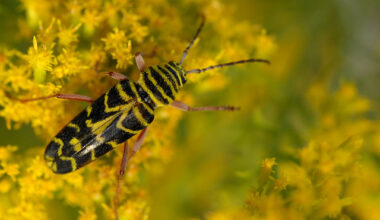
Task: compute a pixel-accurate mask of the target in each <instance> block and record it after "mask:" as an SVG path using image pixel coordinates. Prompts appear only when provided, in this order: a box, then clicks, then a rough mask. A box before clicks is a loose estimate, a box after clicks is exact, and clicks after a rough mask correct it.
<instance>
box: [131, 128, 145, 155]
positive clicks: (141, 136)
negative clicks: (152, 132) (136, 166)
mask: <svg viewBox="0 0 380 220" xmlns="http://www.w3.org/2000/svg"><path fill="white" fill-rule="evenodd" d="M147 131H148V127H146V128H144V129H143V130H142V131H141V132H140V134H139V136H138V137H137V140H136V142H135V144H134V145H133V148H132V152H131V155H130V156H129V158H128V161H129V160H130V159H131V158H132V157H133V156H134V155H135V153H136V152H137V151H139V149H140V147H141V144H142V143H143V142H144V139H145V136H146V133H147Z"/></svg>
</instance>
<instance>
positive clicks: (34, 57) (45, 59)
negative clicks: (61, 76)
mask: <svg viewBox="0 0 380 220" xmlns="http://www.w3.org/2000/svg"><path fill="white" fill-rule="evenodd" d="M53 47H54V44H52V45H50V47H49V48H48V47H47V46H46V45H42V46H41V47H38V43H37V38H36V37H33V47H31V48H29V50H28V55H26V56H25V60H27V61H28V62H29V65H30V66H31V68H32V69H33V79H34V81H35V82H37V83H43V82H44V81H45V78H46V71H51V70H52V65H53V63H54V56H53V51H52V49H53Z"/></svg>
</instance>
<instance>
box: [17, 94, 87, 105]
mask: <svg viewBox="0 0 380 220" xmlns="http://www.w3.org/2000/svg"><path fill="white" fill-rule="evenodd" d="M54 97H55V98H59V99H67V100H76V101H84V102H90V103H92V102H93V101H94V100H93V99H92V98H90V97H88V96H85V95H77V94H62V93H58V94H55V95H49V96H43V97H37V98H30V99H18V100H19V101H20V102H30V101H37V100H44V99H49V98H54Z"/></svg>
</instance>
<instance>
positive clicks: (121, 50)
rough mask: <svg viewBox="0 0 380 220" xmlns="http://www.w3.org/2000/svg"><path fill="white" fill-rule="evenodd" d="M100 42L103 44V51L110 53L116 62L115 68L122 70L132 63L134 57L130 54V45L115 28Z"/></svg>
mask: <svg viewBox="0 0 380 220" xmlns="http://www.w3.org/2000/svg"><path fill="white" fill-rule="evenodd" d="M102 40H103V41H104V43H105V49H106V50H107V51H108V52H109V53H111V55H112V58H113V59H115V60H117V65H116V68H118V69H124V68H126V67H127V65H129V64H131V63H132V59H133V57H134V56H133V55H132V53H131V50H132V43H131V41H130V40H127V37H126V36H125V33H124V32H123V31H119V29H117V28H115V29H114V32H113V33H110V34H108V36H107V38H104V39H102Z"/></svg>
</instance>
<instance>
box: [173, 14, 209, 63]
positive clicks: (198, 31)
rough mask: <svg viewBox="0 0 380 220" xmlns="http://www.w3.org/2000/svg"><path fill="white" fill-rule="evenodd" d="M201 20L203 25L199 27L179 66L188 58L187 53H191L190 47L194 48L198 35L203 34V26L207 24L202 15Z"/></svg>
mask: <svg viewBox="0 0 380 220" xmlns="http://www.w3.org/2000/svg"><path fill="white" fill-rule="evenodd" d="M201 18H202V21H201V25H199V28H198V30H197V33H195V36H194V38H193V40H192V41H191V42H190V44H189V46H187V47H186V49H185V50H184V51H183V54H182V59H181V61H180V62H179V64H180V65H181V64H182V63H183V61H184V60H185V58H186V56H187V52H188V51H189V49H190V47H191V46H193V44H194V42H195V40H196V39H197V38H198V35H199V33H200V32H201V30H202V28H203V25H204V24H205V16H204V15H203V14H202V15H201Z"/></svg>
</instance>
